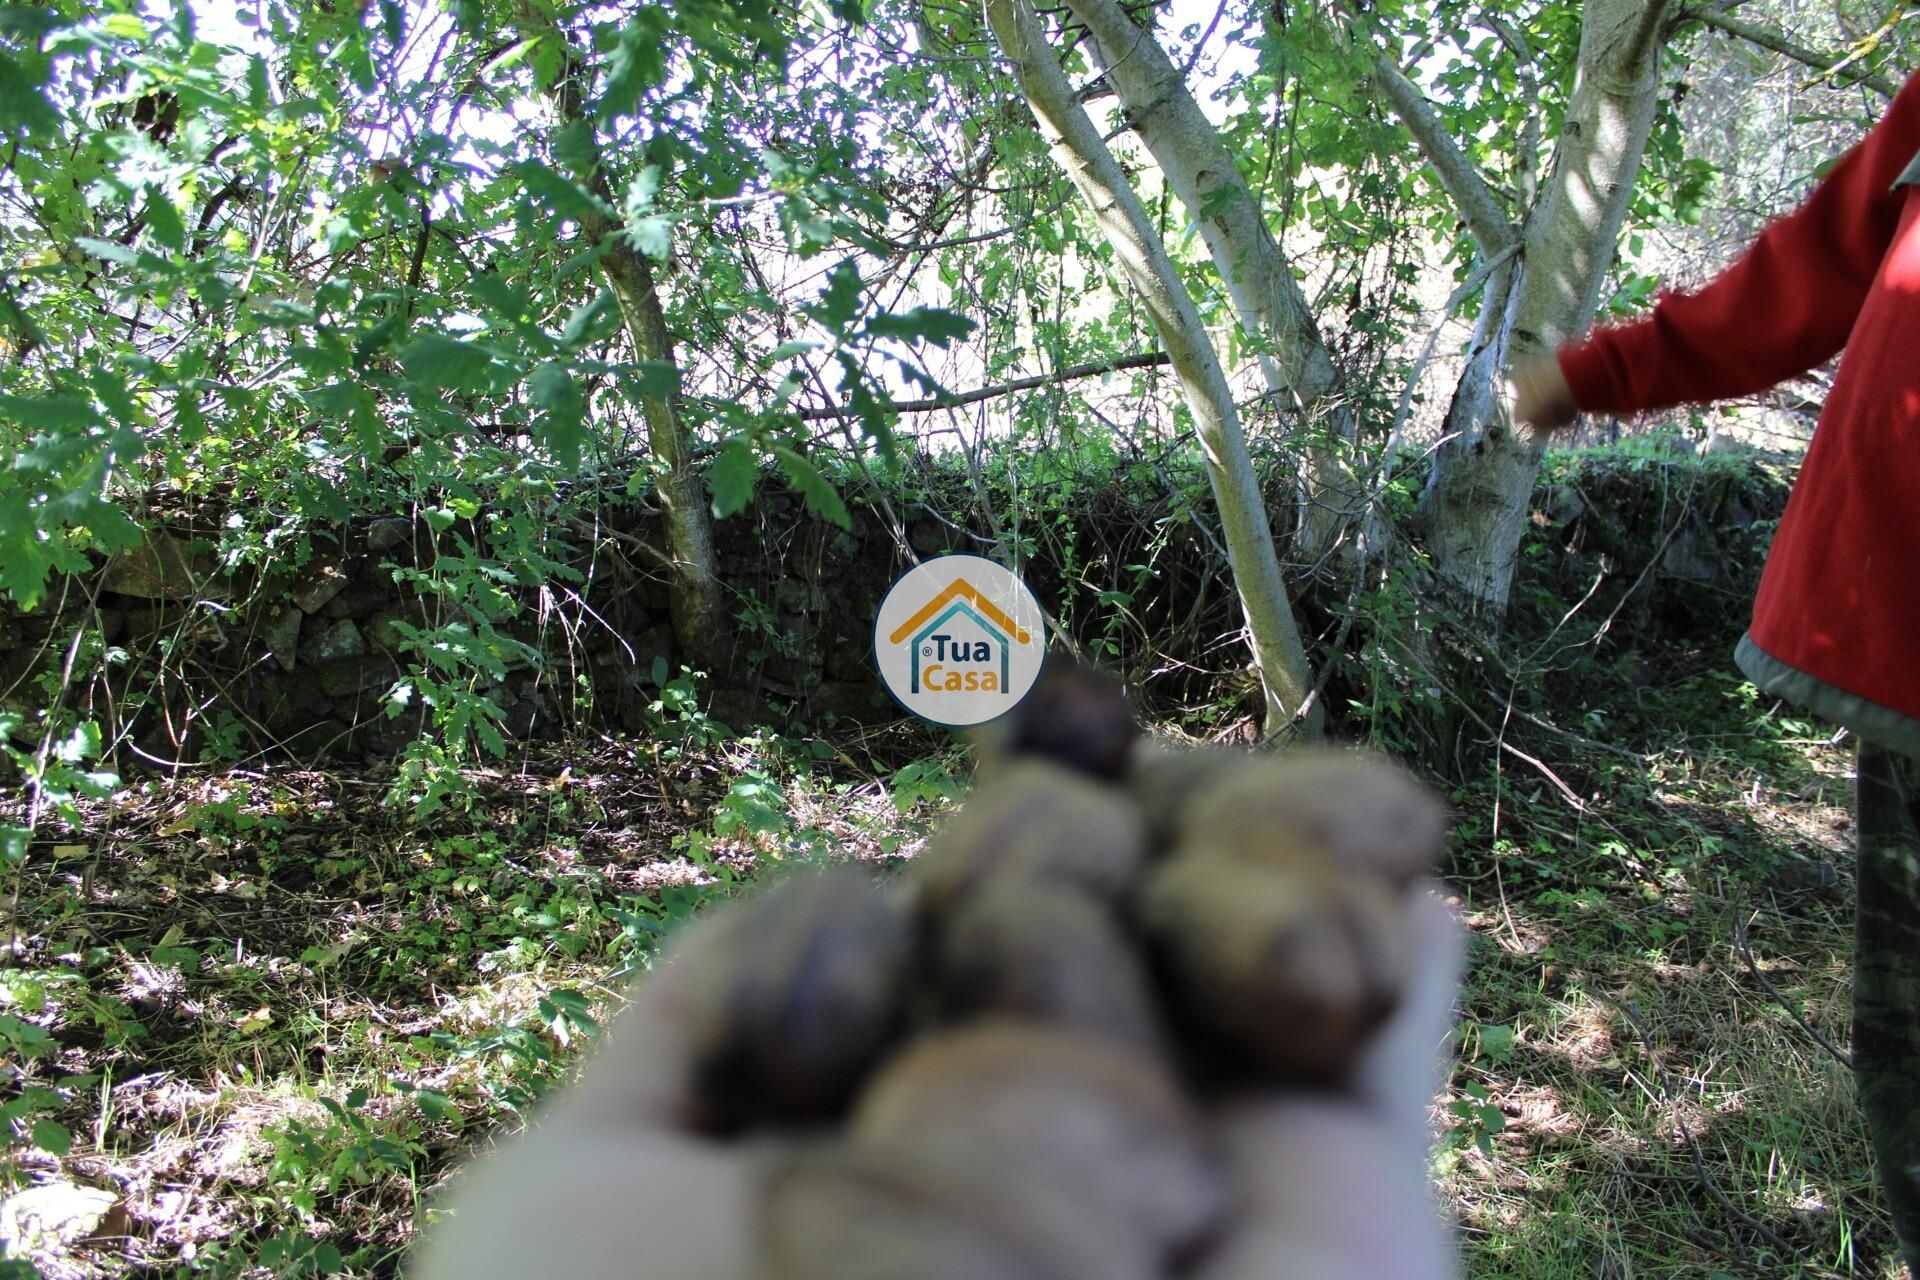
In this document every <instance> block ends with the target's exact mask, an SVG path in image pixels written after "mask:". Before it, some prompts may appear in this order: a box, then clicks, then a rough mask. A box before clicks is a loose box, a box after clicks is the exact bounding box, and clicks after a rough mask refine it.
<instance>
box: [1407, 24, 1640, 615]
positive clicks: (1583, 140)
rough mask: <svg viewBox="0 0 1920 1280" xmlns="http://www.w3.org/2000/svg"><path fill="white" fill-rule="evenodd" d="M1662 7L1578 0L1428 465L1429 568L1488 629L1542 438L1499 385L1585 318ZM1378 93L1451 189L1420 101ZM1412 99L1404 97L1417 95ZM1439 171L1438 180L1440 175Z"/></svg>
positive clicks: (1618, 211)
mask: <svg viewBox="0 0 1920 1280" xmlns="http://www.w3.org/2000/svg"><path fill="white" fill-rule="evenodd" d="M1666 4H1667V0H1588V3H1587V7H1586V11H1585V15H1584V18H1583V21H1582V27H1581V34H1580V57H1579V68H1578V72H1577V76H1578V78H1577V80H1576V82H1575V84H1574V91H1573V100H1572V101H1571V102H1570V103H1569V104H1568V108H1567V117H1566V123H1565V126H1564V128H1563V131H1562V134H1561V138H1560V144H1559V147H1558V151H1557V154H1556V156H1555V167H1554V172H1553V175H1552V178H1551V179H1550V181H1549V183H1548V185H1547V188H1546V191H1545V192H1544V194H1543V196H1542V198H1541V201H1540V203H1539V204H1538V205H1537V206H1536V207H1535V208H1534V209H1533V210H1532V212H1531V213H1530V215H1529V217H1528V218H1527V224H1526V225H1527V233H1526V238H1525V242H1524V245H1523V247H1522V250H1521V254H1520V257H1519V259H1518V261H1517V262H1516V263H1511V264H1509V265H1507V266H1505V267H1502V268H1501V269H1500V270H1499V271H1498V272H1497V273H1496V274H1495V276H1494V277H1493V278H1492V279H1491V280H1490V281H1489V284H1488V292H1487V299H1486V305H1485V306H1484V307H1483V309H1482V312H1481V323H1480V327H1479V329H1478V331H1477V332H1476V333H1475V335H1474V344H1473V347H1472V349H1471V352H1470V354H1469V358H1468V361H1467V368H1466V370H1465V372H1464V373H1463V374H1462V376H1461V379H1460V382H1459V385H1458V386H1457V388H1456V389H1455V392H1454V397H1453V402H1452V405H1451V407H1450V408H1449V410H1448V413H1447V422H1446V432H1447V434H1448V435H1449V436H1450V437H1451V438H1450V439H1449V440H1448V442H1447V443H1446V444H1444V445H1443V446H1442V447H1441V448H1440V450H1439V452H1438V453H1437V454H1436V456H1435V460H1434V469H1433V474H1432V476H1431V478H1430V480H1429V482H1428V486H1427V491H1426V494H1425V495H1424V497H1423V499H1422V503H1421V513H1420V515H1421V523H1422V527H1423V529H1424V531H1425V533H1426V535H1427V544H1428V549H1429V550H1430V551H1431V553H1432V555H1433V562H1434V567H1435V568H1436V569H1437V570H1438V571H1439V572H1440V574H1441V575H1442V577H1443V578H1445V579H1446V580H1447V581H1448V582H1449V583H1451V584H1452V585H1453V586H1454V587H1456V588H1457V589H1458V590H1459V591H1460V593H1461V595H1462V597H1463V599H1464V600H1465V602H1466V603H1467V605H1468V607H1469V608H1470V610H1471V611H1472V612H1473V613H1474V614H1475V615H1476V616H1477V617H1479V619H1480V620H1481V621H1482V622H1483V623H1484V624H1485V625H1487V626H1489V627H1497V626H1498V625H1499V623H1500V620H1501V618H1502V617H1503V616H1504V615H1505V613H1506V608H1507V600H1508V596H1509V594H1510V592H1511V590H1512V586H1513V568H1514V562H1515V560H1516V558H1517V556H1518V554H1519V547H1520V536H1521V534H1522V532H1523V531H1524V529H1525V526H1526V518H1527V508H1528V502H1529V499H1530V498H1531V495H1532V493H1533V485H1534V481H1535V479H1536V478H1537V476H1538V474H1539V469H1540V456H1541V454H1542V453H1543V452H1544V450H1545V448H1546V442H1545V440H1544V439H1542V438H1538V437H1534V436H1531V435H1523V434H1521V433H1519V432H1516V431H1515V430H1514V428H1513V426H1512V423H1511V420H1510V417H1509V413H1508V405H1507V397H1506V384H1505V379H1504V374H1505V372H1506V370H1507V368H1508V367H1509V365H1510V364H1511V363H1512V361H1513V360H1514V359H1515V358H1516V357H1519V356H1523V355H1528V354H1532V353H1535V352H1540V351H1550V350H1552V349H1553V348H1555V347H1556V346H1558V345H1559V344H1560V343H1561V342H1563V341H1565V340H1567V339H1568V338H1571V337H1574V336H1577V335H1578V334H1579V333H1581V332H1582V331H1583V330H1584V329H1585V328H1586V327H1587V325H1588V324H1589V323H1591V321H1592V319H1593V313H1594V310H1595V308H1596V306H1597V305H1598V302H1599V297H1600V288H1601V286H1602V284H1603V283H1604V282H1605V279H1606V273H1607V268H1608V266H1609V265H1610V264H1611V263H1612V261H1613V252H1614V245H1615V241H1616V240H1617V238H1618V236H1619V234H1620V226H1621V224H1622V223H1623V222H1624V221H1625V220H1626V213H1627V204H1628V201H1629V199H1630V198H1631V196H1632V193H1633V182H1634V179H1635V177H1636V176H1637V175H1638V173H1639V171H1640V161H1641V157H1642V156H1643V154H1644V153H1645V150H1646V143H1647V135H1648V133H1649V132H1650V131H1651V130H1652V128H1653V117H1654V111H1655V107H1656V106H1657V104H1658V95H1657V89H1658V82H1659V74H1660V40H1661V36H1662V30H1661V28H1662V23H1663V19H1664V11H1665V8H1666ZM1376 69H1377V70H1378V71H1379V73H1380V74H1381V76H1382V80H1383V83H1384V85H1385V88H1386V92H1387V96H1388V97H1389V98H1390V99H1391V100H1392V101H1393V103H1394V106H1395V107H1396V109H1398V110H1400V112H1401V114H1402V116H1403V118H1406V119H1407V120H1408V123H1409V125H1410V127H1412V128H1413V131H1414V133H1415V135H1416V136H1417V137H1420V138H1421V142H1422V145H1423V147H1425V148H1426V149H1427V154H1428V158H1429V159H1430V160H1433V161H1434V163H1435V165H1436V167H1437V168H1439V169H1440V170H1441V173H1442V174H1443V176H1445V177H1447V178H1448V180H1449V189H1453V187H1454V186H1455V184H1456V183H1462V182H1464V181H1465V180H1464V179H1463V177H1462V175H1461V173H1460V172H1459V171H1458V170H1457V169H1455V168H1454V167H1453V165H1452V161H1451V159H1450V158H1449V157H1447V156H1445V155H1444V154H1443V153H1442V152H1440V151H1437V150H1436V148H1435V147H1434V145H1433V144H1432V143H1431V142H1430V141H1429V139H1428V138H1427V137H1425V136H1423V127H1422V124H1423V123H1424V122H1418V121H1419V118H1420V116H1421V110H1420V104H1419V103H1418V102H1412V101H1409V100H1408V99H1407V97H1406V92H1407V91H1408V90H1410V89H1411V86H1409V85H1406V84H1405V83H1404V81H1399V80H1396V79H1395V77H1397V75H1398V73H1397V70H1394V69H1393V68H1391V65H1390V64H1388V65H1387V66H1386V67H1380V66H1378V65H1377V66H1376ZM1416 93H1417V91H1416ZM1450 170H1451V172H1450ZM1465 185H1466V186H1467V187H1468V188H1469V194H1467V195H1466V196H1465V197H1464V198H1463V196H1462V194H1461V193H1460V192H1458V191H1456V193H1455V198H1456V200H1458V201H1460V203H1461V204H1462V208H1463V209H1464V210H1466V211H1467V212H1469V214H1473V213H1475V212H1476V210H1478V211H1480V216H1479V217H1471V216H1470V217H1469V225H1470V226H1473V228H1474V233H1475V235H1476V237H1477V238H1479V239H1480V247H1481V250H1482V252H1483V253H1485V254H1487V255H1488V256H1491V255H1492V254H1493V253H1495V252H1497V251H1498V250H1499V248H1501V247H1502V246H1501V245H1499V244H1498V243H1489V242H1488V236H1489V235H1492V234H1497V230H1494V231H1489V230H1483V227H1485V226H1487V224H1488V218H1487V216H1486V215H1485V212H1484V211H1485V210H1486V209H1487V205H1486V204H1485V202H1484V201H1482V200H1481V199H1480V191H1479V190H1478V189H1476V188H1477V187H1478V186H1479V184H1478V179H1477V175H1473V181H1472V182H1467V183H1465Z"/></svg>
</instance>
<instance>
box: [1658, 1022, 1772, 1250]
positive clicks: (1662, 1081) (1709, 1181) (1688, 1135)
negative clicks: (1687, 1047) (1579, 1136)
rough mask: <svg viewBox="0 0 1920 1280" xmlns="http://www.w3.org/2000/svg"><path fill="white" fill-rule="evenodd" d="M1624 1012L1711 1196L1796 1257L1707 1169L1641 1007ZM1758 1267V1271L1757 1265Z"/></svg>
mask: <svg viewBox="0 0 1920 1280" xmlns="http://www.w3.org/2000/svg"><path fill="white" fill-rule="evenodd" d="M1621 1011H1622V1012H1623V1013H1625V1014H1626V1015H1627V1021H1628V1022H1629V1023H1631V1024H1632V1026H1633V1030H1634V1034H1635V1035H1636V1036H1638V1037H1639V1039H1640V1044H1641V1047H1642V1048H1644V1049H1645V1050H1646V1051H1647V1062H1648V1064H1649V1065H1651V1066H1652V1068H1653V1075H1654V1080H1655V1081H1656V1082H1657V1083H1658V1084H1659V1086H1660V1096H1661V1099H1662V1100H1663V1101H1665V1102H1666V1103H1667V1104H1668V1105H1669V1106H1671V1107H1672V1108H1673V1111H1672V1115H1673V1123H1674V1127H1675V1128H1677V1129H1679V1130H1680V1136H1681V1138H1683V1139H1684V1140H1685V1141H1686V1144H1687V1153H1688V1154H1689V1155H1691V1156H1692V1157H1693V1171H1694V1172H1695V1173H1696V1174H1698V1175H1699V1177H1700V1185H1701V1187H1702V1188H1704V1189H1705V1190H1706V1193H1707V1194H1708V1195H1709V1196H1712V1197H1713V1200H1714V1203H1716V1204H1718V1205H1719V1206H1720V1207H1721V1208H1722V1209H1725V1210H1726V1211H1727V1213H1728V1214H1730V1215H1731V1216H1732V1217H1733V1218H1734V1219H1735V1220H1737V1221H1738V1222H1739V1223H1740V1224H1741V1225H1742V1226H1744V1227H1746V1228H1747V1230H1749V1231H1751V1232H1753V1233H1754V1234H1755V1235H1757V1236H1759V1237H1760V1238H1761V1239H1762V1240H1765V1241H1766V1242H1767V1243H1768V1244H1770V1245H1772V1246H1773V1247H1774V1249H1775V1250H1777V1251H1778V1252H1779V1253H1780V1254H1781V1255H1783V1256H1785V1257H1789V1258H1791V1257H1794V1256H1796V1252H1795V1250H1794V1249H1793V1248H1792V1247H1791V1246H1789V1245H1788V1244H1787V1242H1786V1241H1784V1240H1782V1239H1781V1238H1780V1237H1779V1236H1778V1235H1776V1234H1775V1233H1774V1231H1773V1228H1771V1227H1769V1226H1768V1225H1767V1224H1766V1223H1764V1222H1762V1221H1760V1220H1759V1219H1758V1218H1756V1217H1754V1216H1753V1215H1752V1214H1750V1213H1748V1212H1747V1211H1746V1210H1745V1209H1742V1208H1741V1207H1740V1206H1739V1205H1737V1204H1735V1203H1734V1202H1733V1201H1732V1200H1731V1199H1729V1198H1728V1196H1727V1193H1726V1192H1724V1191H1722V1190H1721V1189H1720V1184H1719V1183H1718V1182H1716V1181H1714V1178H1713V1173H1712V1171H1711V1170H1709V1169H1708V1168H1707V1161H1706V1157H1704V1156H1702V1155H1701V1154H1700V1143H1699V1140H1698V1139H1696V1138H1695V1137H1694V1136H1693V1130H1692V1129H1691V1128H1689V1127H1688V1125H1687V1122H1686V1120H1685V1118H1684V1117H1682V1116H1681V1114H1680V1108H1679V1100H1678V1098H1677V1097H1676V1095H1675V1093H1674V1090H1673V1085H1672V1084H1671V1083H1670V1082H1669V1081H1668V1079H1667V1072H1666V1068H1664V1067H1662V1066H1661V1065H1660V1059H1659V1058H1658V1057H1657V1056H1656V1055H1655V1054H1654V1051H1653V1040H1652V1038H1651V1037H1649V1036H1648V1035H1647V1028H1646V1024H1645V1023H1643V1022H1642V1021H1641V1020H1640V1010H1639V1009H1638V1008H1637V1007H1636V1006H1635V1005H1634V1004H1633V1002H1632V1001H1628V1002H1627V1004H1626V1005H1625V1006H1624V1007H1623V1008H1622V1010H1621ZM1729 1238H1730V1239H1735V1240H1736V1247H1738V1242H1737V1238H1735V1237H1733V1236H1732V1234H1731V1233H1729ZM1744 1253H1745V1251H1744V1250H1742V1254H1743V1260H1744ZM1748 1265H1749V1266H1751V1265H1752V1264H1751V1263H1749V1264H1748ZM1755 1269H1756V1270H1757V1268H1755Z"/></svg>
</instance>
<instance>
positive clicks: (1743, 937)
mask: <svg viewBox="0 0 1920 1280" xmlns="http://www.w3.org/2000/svg"><path fill="white" fill-rule="evenodd" d="M1740 908H1741V903H1740V895H1739V894H1738V893H1736V894H1735V895H1734V899H1733V949H1734V950H1735V951H1736V952H1738V953H1739V955H1740V959H1741V960H1742V961H1743V962H1745V964H1746V966H1747V972H1748V973H1751V974H1752V975H1753V976H1754V979H1755V980H1756V981H1758V982H1759V984H1760V985H1761V986H1763V987H1765V988H1766V989H1767V994H1768V995H1770V996H1772V997H1773V999H1774V1002H1775V1003H1776V1004H1778V1005H1779V1006H1780V1007H1781V1008H1782V1009H1785V1010H1786V1011H1787V1016H1788V1017H1790V1018H1792V1019H1793V1020H1794V1022H1795V1023H1797V1024H1798V1025H1799V1027H1800V1029H1801V1030H1802V1031H1804V1032H1806V1033H1807V1036H1808V1038H1809V1039H1811V1040H1812V1041H1813V1042H1814V1043H1815V1044H1817V1045H1819V1046H1820V1047H1821V1048H1822V1049H1825V1050H1826V1051H1827V1052H1828V1053H1830V1054H1832V1055H1833V1060H1834V1061H1835V1062H1838V1063H1839V1064H1840V1065H1841V1066H1843V1067H1845V1068H1846V1069H1847V1070H1849V1071H1851V1070H1853V1055H1852V1054H1850V1053H1848V1052H1847V1051H1846V1050H1844V1049H1841V1048H1838V1047H1836V1046H1835V1045H1834V1043H1833V1042H1832V1041H1831V1040H1829V1039H1827V1038H1826V1037H1825V1036H1823V1035H1821V1034H1820V1033H1819V1032H1818V1031H1816V1030H1815V1029H1814V1026H1813V1024H1812V1023H1810V1022H1808V1021H1807V1020H1806V1019H1805V1018H1804V1017H1802V1016H1801V1015H1800V1010H1799V1009H1797V1008H1795V1007H1794V1004H1793V1002H1792V1001H1791V1000H1789V999H1787V997H1786V996H1785V995H1783V994H1781V992H1780V989H1779V988H1778V987H1776V986H1774V985H1773V983H1772V981H1771V980H1769V979H1768V977H1767V975H1766V974H1764V973H1762V972H1760V965H1759V964H1758V963H1757V962H1756V961H1755V960H1754V958H1753V948H1752V947H1751V946H1750V945H1748V942H1747V922H1746V919H1745V913H1744V912H1743V911H1742V910H1741V909H1740Z"/></svg>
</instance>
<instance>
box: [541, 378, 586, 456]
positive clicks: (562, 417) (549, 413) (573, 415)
mask: <svg viewBox="0 0 1920 1280" xmlns="http://www.w3.org/2000/svg"><path fill="white" fill-rule="evenodd" d="M527 398H528V399H529V400H531V401H533V403H534V404H535V405H537V406H539V407H540V408H541V409H543V410H545V412H544V413H542V414H540V415H539V416H538V417H537V418H536V419H535V421H534V438H535V439H536V440H538V441H539V442H540V443H542V444H544V445H545V446H546V447H547V448H549V449H551V450H552V451H553V456H554V458H555V460H556V461H558V462H559V463H560V465H561V466H563V467H566V468H568V469H569V470H571V469H573V468H576V467H578V466H579V465H580V450H581V447H582V446H583V445H585V443H586V438H587V432H586V414H587V405H586V397H585V396H583V395H582V394H581V393H580V385H579V384H578V383H577V382H575V381H574V378H573V371H572V370H570V369H568V368H567V366H565V365H564V364H561V363H559V362H558V361H552V360H550V361H548V362H547V363H546V364H543V365H541V366H540V367H539V368H537V369H535V370H534V371H533V376H532V377H530V378H529V379H527Z"/></svg>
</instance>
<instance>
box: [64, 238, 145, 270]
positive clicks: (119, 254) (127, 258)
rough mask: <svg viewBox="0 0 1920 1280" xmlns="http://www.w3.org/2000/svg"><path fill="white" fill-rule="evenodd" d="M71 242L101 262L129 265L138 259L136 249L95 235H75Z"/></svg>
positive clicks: (138, 255)
mask: <svg viewBox="0 0 1920 1280" xmlns="http://www.w3.org/2000/svg"><path fill="white" fill-rule="evenodd" d="M73 243H74V244H75V245H77V246H79V249H80V251H81V252H82V253H85V254H88V255H90V256H92V257H95V258H99V259H100V260H101V261H103V262H118V263H120V264H121V265H122V266H129V267H130V266H132V265H133V264H134V263H136V262H138V261H140V254H139V252H138V251H137V250H134V249H129V248H128V247H127V246H126V245H124V244H116V243H114V242H113V241H111V240H102V239H100V238H99V237H97V236H75V237H74V238H73Z"/></svg>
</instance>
